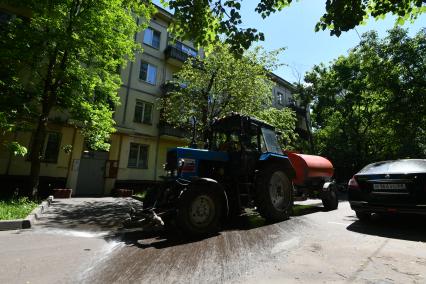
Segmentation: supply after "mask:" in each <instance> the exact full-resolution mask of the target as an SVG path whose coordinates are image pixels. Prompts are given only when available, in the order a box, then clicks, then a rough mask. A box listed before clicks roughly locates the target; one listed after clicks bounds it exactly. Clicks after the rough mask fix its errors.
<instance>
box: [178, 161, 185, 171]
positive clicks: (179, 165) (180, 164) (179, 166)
mask: <svg viewBox="0 0 426 284" xmlns="http://www.w3.org/2000/svg"><path fill="white" fill-rule="evenodd" d="M184 163H185V160H184V159H179V161H178V169H180V168H182V167H183V164H184Z"/></svg>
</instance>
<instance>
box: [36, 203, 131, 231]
mask: <svg viewBox="0 0 426 284" xmlns="http://www.w3.org/2000/svg"><path fill="white" fill-rule="evenodd" d="M132 205H133V206H134V204H133V203H132ZM129 208H130V201H126V200H124V199H122V200H117V199H110V200H101V199H99V200H96V199H95V198H91V199H88V200H85V201H78V202H73V201H72V199H71V201H53V204H52V206H51V207H50V208H49V210H48V212H47V214H43V217H42V219H41V220H40V221H39V222H38V226H40V227H43V228H62V229H82V230H111V229H114V228H117V227H121V226H122V223H123V221H124V220H125V218H126V217H127V214H128V213H129Z"/></svg>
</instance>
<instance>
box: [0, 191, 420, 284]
mask: <svg viewBox="0 0 426 284" xmlns="http://www.w3.org/2000/svg"><path fill="white" fill-rule="evenodd" d="M130 202H131V201H130V200H125V199H121V200H120V201H119V202H117V200H114V199H102V202H99V200H76V202H75V203H74V204H67V203H66V202H65V203H62V202H60V203H57V204H54V206H53V207H52V208H51V209H49V211H50V214H46V216H45V217H44V220H41V222H40V223H39V225H38V226H37V227H36V228H34V229H32V230H26V231H15V232H0V282H1V283H58V282H62V283H75V282H80V283H283V282H285V283H321V282H322V283H330V282H335V283H345V282H346V283H425V282H426V226H425V224H426V218H425V217H411V216H410V217H399V218H398V217H396V218H395V217H389V218H382V219H376V220H373V222H371V223H368V224H363V223H360V222H359V221H357V219H356V217H355V216H354V213H353V211H351V210H350V208H349V204H348V203H347V202H341V203H340V204H339V209H338V210H336V211H331V212H323V211H322V208H321V206H318V207H317V208H314V209H313V210H309V211H307V212H302V213H307V214H304V215H301V216H297V217H292V218H291V219H290V220H288V221H285V222H281V223H276V224H265V222H264V221H263V219H261V218H260V217H258V216H257V215H253V214H249V215H248V216H244V217H241V218H240V219H238V220H237V221H236V222H235V223H234V224H231V225H229V226H227V228H225V230H224V231H222V232H221V233H219V234H218V235H216V236H213V237H210V238H207V239H203V240H199V241H195V242H185V241H182V239H181V237H180V236H179V235H178V234H176V233H175V232H169V233H155V234H147V233H143V232H141V231H134V232H124V231H121V230H120V226H121V224H120V222H121V220H122V219H123V216H124V214H125V211H126V210H127V206H128V205H129V203H130ZM89 207H90V208H91V209H88V208H89ZM63 215H65V216H67V218H66V219H64V218H62V217H61V216H63Z"/></svg>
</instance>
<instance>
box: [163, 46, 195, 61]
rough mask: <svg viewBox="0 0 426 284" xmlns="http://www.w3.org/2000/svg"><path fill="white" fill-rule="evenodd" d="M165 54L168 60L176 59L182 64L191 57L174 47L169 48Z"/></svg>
mask: <svg viewBox="0 0 426 284" xmlns="http://www.w3.org/2000/svg"><path fill="white" fill-rule="evenodd" d="M164 54H165V55H166V60H168V59H175V60H178V61H180V62H182V63H183V62H185V61H186V60H187V59H188V57H189V56H191V55H189V54H188V53H186V52H184V51H182V50H180V49H178V48H177V47H175V46H173V45H169V46H167V48H166V50H164Z"/></svg>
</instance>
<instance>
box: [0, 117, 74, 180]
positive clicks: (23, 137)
mask: <svg viewBox="0 0 426 284" xmlns="http://www.w3.org/2000/svg"><path fill="white" fill-rule="evenodd" d="M48 131H57V132H60V133H61V143H60V147H59V153H58V160H57V162H56V163H44V162H42V163H41V165H40V175H41V176H51V177H66V176H67V171H68V163H69V159H70V154H67V153H65V152H64V150H63V147H64V146H65V145H68V144H69V145H71V144H72V137H73V132H74V128H72V127H61V126H54V125H52V126H49V127H48ZM9 137H10V138H13V136H9ZM30 140H31V132H18V133H17V134H16V141H18V142H19V143H20V144H21V145H23V146H25V147H27V149H29V146H30ZM9 157H10V161H9ZM0 163H1V167H0V170H1V172H0V173H1V174H9V175H29V173H30V167H31V164H30V161H29V159H28V155H26V156H25V157H20V156H13V155H9V153H8V151H7V149H6V148H4V147H2V148H1V149H0ZM9 163H10V167H9V171H8V172H7V165H8V164H9Z"/></svg>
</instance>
